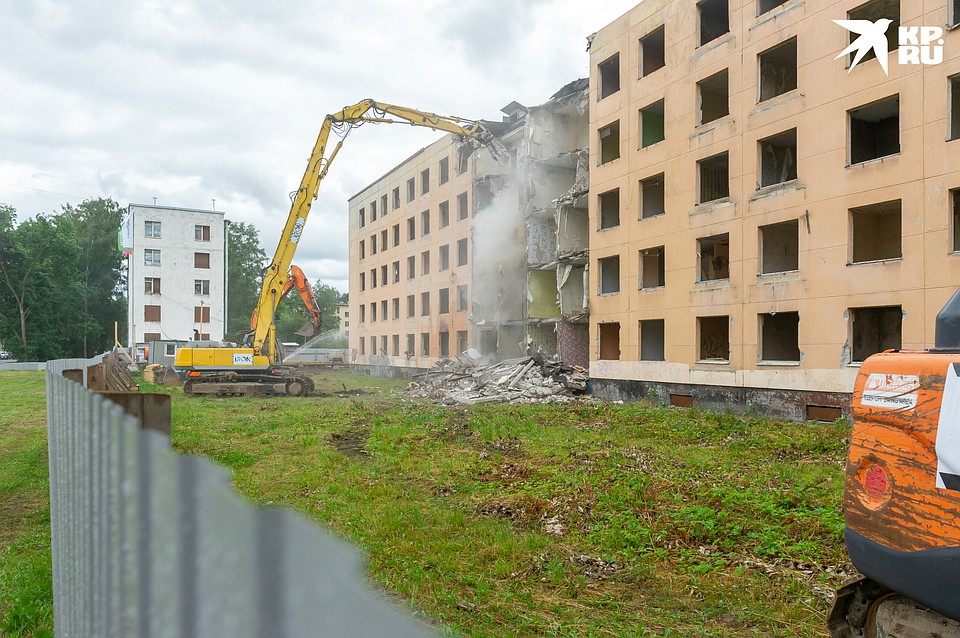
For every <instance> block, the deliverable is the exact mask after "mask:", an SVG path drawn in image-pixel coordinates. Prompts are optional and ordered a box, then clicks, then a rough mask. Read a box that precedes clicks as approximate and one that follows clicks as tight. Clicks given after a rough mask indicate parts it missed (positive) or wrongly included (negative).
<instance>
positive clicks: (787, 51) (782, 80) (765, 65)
mask: <svg viewBox="0 0 960 638" xmlns="http://www.w3.org/2000/svg"><path fill="white" fill-rule="evenodd" d="M757 58H758V61H759V65H758V66H759V67H760V96H759V100H758V101H759V102H763V101H764V100H769V99H770V98H773V97H776V96H778V95H783V94H784V93H787V92H788V91H792V90H794V89H795V88H797V39H796V38H791V39H790V40H787V41H786V42H784V43H782V44H778V45H777V46H775V47H773V48H771V49H767V50H766V51H764V52H763V53H761V54H760V55H758V56H757Z"/></svg>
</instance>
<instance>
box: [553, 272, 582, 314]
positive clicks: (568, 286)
mask: <svg viewBox="0 0 960 638" xmlns="http://www.w3.org/2000/svg"><path fill="white" fill-rule="evenodd" d="M556 276H557V279H556V285H557V289H558V290H559V297H560V314H562V315H564V316H567V317H570V316H579V315H584V314H586V312H587V271H586V265H577V264H561V265H560V266H559V267H558V268H557V275H556Z"/></svg>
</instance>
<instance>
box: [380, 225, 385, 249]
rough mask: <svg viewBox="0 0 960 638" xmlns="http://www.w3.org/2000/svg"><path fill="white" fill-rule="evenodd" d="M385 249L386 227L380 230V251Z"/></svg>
mask: <svg viewBox="0 0 960 638" xmlns="http://www.w3.org/2000/svg"><path fill="white" fill-rule="evenodd" d="M386 249H387V229H386V228H384V229H383V230H381V231H380V251H381V252H383V251H384V250H386Z"/></svg>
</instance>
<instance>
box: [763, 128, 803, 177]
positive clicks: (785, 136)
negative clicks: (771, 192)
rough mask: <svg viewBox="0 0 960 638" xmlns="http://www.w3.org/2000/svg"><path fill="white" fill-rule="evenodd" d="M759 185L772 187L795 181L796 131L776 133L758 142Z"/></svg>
mask: <svg viewBox="0 0 960 638" xmlns="http://www.w3.org/2000/svg"><path fill="white" fill-rule="evenodd" d="M758 146H759V150H760V185H759V188H763V187H764V186H773V185H775V184H784V183H786V182H790V181H793V180H795V179H797V129H795V128H794V129H790V130H789V131H784V132H783V133H778V134H777V135H773V136H771V137H768V138H766V139H762V140H760V141H759V142H758Z"/></svg>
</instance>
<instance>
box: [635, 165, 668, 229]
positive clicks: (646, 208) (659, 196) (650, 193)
mask: <svg viewBox="0 0 960 638" xmlns="http://www.w3.org/2000/svg"><path fill="white" fill-rule="evenodd" d="M664 181H665V179H664V174H663V173H660V174H659V175H654V176H653V177H648V178H647V179H642V180H640V219H647V218H649V217H656V216H657V215H663V214H664V213H665V212H666V208H665V206H664V201H663V200H664V197H663V195H664Z"/></svg>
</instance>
